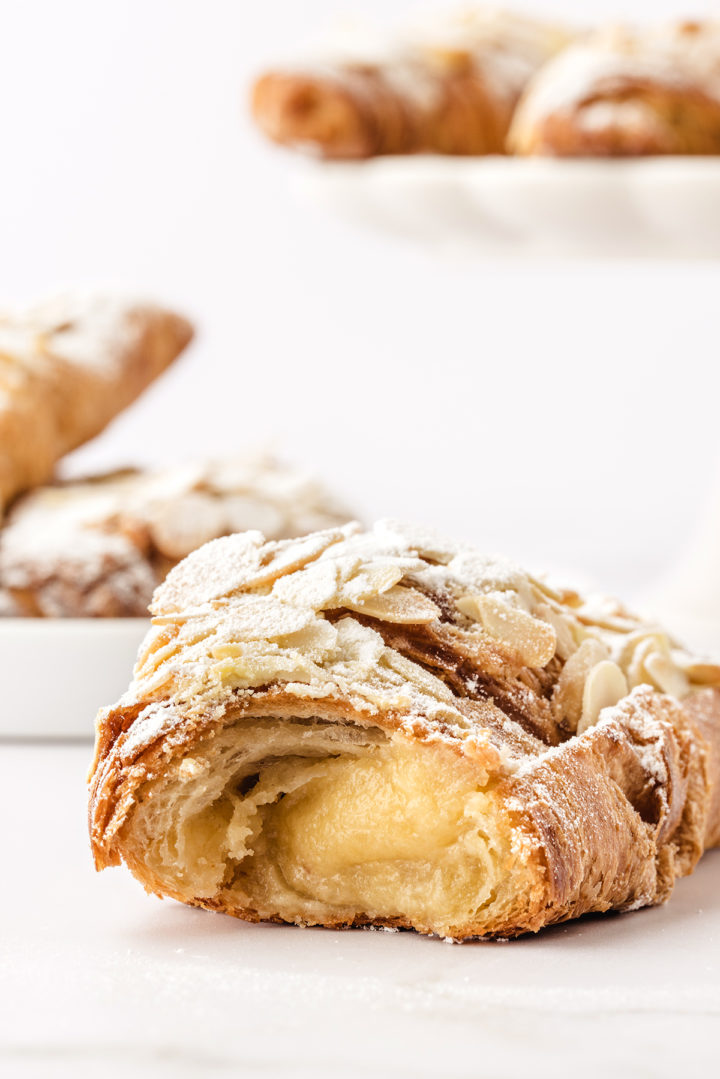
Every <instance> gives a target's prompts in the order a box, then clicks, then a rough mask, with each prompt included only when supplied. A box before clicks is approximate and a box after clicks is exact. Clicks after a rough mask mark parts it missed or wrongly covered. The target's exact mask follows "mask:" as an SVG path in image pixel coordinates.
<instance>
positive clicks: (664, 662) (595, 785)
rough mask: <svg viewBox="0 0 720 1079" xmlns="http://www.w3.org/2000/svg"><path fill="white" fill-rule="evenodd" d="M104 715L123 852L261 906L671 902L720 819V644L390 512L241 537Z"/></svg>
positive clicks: (379, 921)
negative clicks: (395, 518) (699, 656)
mask: <svg viewBox="0 0 720 1079" xmlns="http://www.w3.org/2000/svg"><path fill="white" fill-rule="evenodd" d="M154 611H155V625H154V627H153V628H152V630H151V631H150V634H149V635H148V638H147V640H146V642H145V646H144V648H143V649H142V650H141V654H140V657H139V660H138V665H137V668H136V673H135V680H134V682H133V684H132V686H131V688H130V690H129V692H128V693H127V694H126V695H125V697H124V698H123V699H122V700H121V701H120V702H119V704H118V705H117V706H115V707H114V708H110V709H107V710H105V711H104V712H102V713H101V714H100V717H99V724H98V742H97V752H96V761H95V765H94V769H93V776H92V789H91V806H90V825H91V836H92V842H93V848H94V853H95V859H96V864H97V865H98V867H99V868H103V867H104V866H107V865H116V864H118V863H119V862H120V861H125V863H126V864H127V865H128V866H129V868H130V869H131V871H132V872H133V873H134V874H135V875H136V876H137V877H138V878H139V880H140V881H141V882H142V883H143V884H144V885H145V887H146V888H147V889H148V890H149V891H154V892H156V893H157V894H159V895H166V896H172V897H174V898H176V899H178V900H180V901H183V902H186V903H190V904H194V905H198V906H203V907H206V908H209V909H213V910H220V911H224V912H226V913H229V914H233V915H236V916H238V917H241V918H245V919H248V920H273V921H281V922H290V923H298V924H305V925H326V926H351V925H363V924H372V925H386V926H398V927H407V928H413V929H416V930H419V931H421V932H426V933H437V934H440V935H442V936H446V937H453V938H457V939H461V938H466V937H472V936H492V935H495V936H513V935H517V934H519V933H522V932H526V931H533V930H537V929H539V928H541V927H542V926H544V925H547V924H551V923H553V922H557V921H562V920H565V919H567V918H571V917H575V916H578V915H581V914H583V913H587V912H590V911H603V910H608V909H618V910H623V909H632V908H637V907H641V906H646V905H649V904H653V903H657V902H661V901H663V900H665V899H666V898H667V897H668V895H669V894H670V892H671V890H672V887H673V883H674V881H675V879H676V877H678V876H680V875H682V874H684V873H687V872H690V871H691V870H692V868H693V866H694V865H695V863H696V862H697V860H698V858H699V857H700V855H701V853H702V851H703V849H705V848H706V847H707V846H710V845H713V844H714V843H715V842H717V841H718V838H720V805H719V796H718V787H719V785H718V782H717V775H718V756H719V753H718V751H719V749H720V730H719V724H720V701H719V700H718V697H719V695H718V691H717V689H716V688H715V686H716V685H717V684H718V682H720V669H718V667H716V666H715V665H714V664H711V663H703V662H700V661H698V660H695V659H694V658H693V657H690V656H688V655H687V654H685V653H684V652H682V650H680V649H679V648H678V647H677V646H675V644H674V642H672V641H671V639H670V638H668V637H667V635H666V634H665V633H664V632H663V631H662V630H660V629H659V628H658V627H656V626H652V625H649V624H647V623H643V622H642V621H641V620H639V619H636V618H634V617H633V616H631V615H629V614H628V613H627V612H625V611H624V610H623V609H622V608H620V607H619V606H618V605H612V604H605V605H599V606H598V605H596V606H595V607H591V605H590V604H589V603H588V602H586V601H583V600H582V599H581V597H579V596H578V595H577V594H575V593H572V592H568V591H558V590H556V589H554V588H553V587H551V586H550V585H549V584H547V583H546V582H543V581H540V580H539V579H537V578H534V577H531V576H530V575H528V574H524V573H522V571H519V570H516V569H515V568H514V567H511V566H508V565H506V564H504V563H502V564H501V563H497V562H492V561H489V560H486V559H482V558H481V557H480V556H479V555H477V553H476V552H473V551H471V550H469V549H467V548H461V547H453V546H452V545H448V544H443V543H442V542H441V541H438V540H436V539H433V538H432V537H427V536H424V535H422V534H420V535H417V534H414V533H413V532H411V531H408V530H403V529H401V528H400V527H399V526H396V525H392V524H388V523H383V524H381V525H379V526H376V528H375V530H374V531H373V532H372V533H361V532H359V530H358V529H357V528H356V527H352V526H348V527H347V528H344V529H339V530H329V531H328V532H325V533H316V534H315V535H314V536H311V537H309V538H305V539H303V540H297V541H280V542H278V543H275V544H270V543H266V542H265V541H264V539H263V537H262V536H260V535H259V534H257V533H246V534H244V535H243V536H233V537H229V538H227V539H224V540H217V541H214V543H212V544H208V545H207V546H206V547H205V548H202V549H201V550H200V551H198V552H195V554H193V555H191V556H190V557H189V558H188V559H187V560H186V561H185V562H184V563H182V564H181V565H180V566H179V567H178V569H176V570H174V571H173V573H172V574H171V575H170V577H169V578H168V580H167V581H166V583H165V585H163V586H162V587H161V588H160V589H159V590H158V593H156V598H155V603H154Z"/></svg>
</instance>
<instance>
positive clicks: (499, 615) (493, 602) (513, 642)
mask: <svg viewBox="0 0 720 1079" xmlns="http://www.w3.org/2000/svg"><path fill="white" fill-rule="evenodd" d="M457 606H458V608H459V609H460V610H461V611H462V612H463V614H466V615H467V616H468V618H473V619H474V620H475V621H476V622H479V623H480V625H481V626H482V627H483V629H484V630H485V631H486V632H487V633H489V634H490V636H491V637H495V638H496V640H499V641H503V643H504V644H507V645H509V646H510V647H511V648H513V649H514V650H515V651H516V652H517V654H518V656H519V657H520V660H521V662H522V663H524V664H525V666H527V667H545V666H546V664H548V663H549V662H550V660H551V659H552V658H553V656H554V655H555V649H556V648H557V635H556V633H555V630H554V629H553V627H552V626H550V625H548V623H547V622H541V621H540V619H539V618H533V616H532V615H531V614H528V613H527V612H526V611H523V610H521V609H520V608H519V607H510V606H509V605H508V604H507V603H504V602H503V601H502V600H501V599H498V598H497V597H496V596H494V595H490V594H482V593H481V594H480V595H475V596H463V597H462V598H461V599H459V600H458V601H457Z"/></svg>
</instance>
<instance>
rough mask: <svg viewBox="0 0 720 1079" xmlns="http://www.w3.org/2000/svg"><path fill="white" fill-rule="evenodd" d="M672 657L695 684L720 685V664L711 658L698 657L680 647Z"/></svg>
mask: <svg viewBox="0 0 720 1079" xmlns="http://www.w3.org/2000/svg"><path fill="white" fill-rule="evenodd" d="M672 658H673V660H674V661H675V664H676V665H677V666H678V667H679V668H680V670H681V671H682V672H683V673H684V674H686V675H687V677H688V679H689V680H690V682H692V684H693V685H695V686H720V664H717V663H712V662H711V661H710V660H709V659H696V658H695V656H691V655H689V654H688V653H687V652H683V651H681V650H680V649H676V650H675V651H674V652H673V653H672Z"/></svg>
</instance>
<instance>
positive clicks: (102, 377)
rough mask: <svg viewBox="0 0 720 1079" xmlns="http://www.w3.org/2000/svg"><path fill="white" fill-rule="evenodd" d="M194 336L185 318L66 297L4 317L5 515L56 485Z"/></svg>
mask: <svg viewBox="0 0 720 1079" xmlns="http://www.w3.org/2000/svg"><path fill="white" fill-rule="evenodd" d="M191 337H192V327H191V326H190V324H189V323H188V322H187V321H186V319H184V318H182V317H181V316H180V315H176V314H174V313H173V312H171V311H167V310H164V309H162V308H159V307H154V306H152V305H149V304H142V303H139V304H138V303H121V302H119V301H116V300H111V299H106V298H103V297H95V298H82V297H67V298H62V299H58V300H55V301H50V302H48V303H46V304H44V305H42V306H39V307H38V308H36V309H33V310H31V311H29V312H27V313H25V314H22V315H17V316H6V317H4V318H0V445H2V447H3V453H2V457H1V458H0V511H1V510H2V509H3V508H4V507H5V506H6V505H7V504H8V502H9V501H10V500H11V499H12V498H13V497H14V496H15V495H17V494H19V493H20V492H21V491H24V490H27V489H28V488H31V487H35V486H38V485H39V484H41V483H45V482H47V481H48V480H49V479H50V477H51V476H52V473H53V470H54V467H55V464H56V463H57V461H58V460H59V459H60V458H61V457H62V456H64V454H66V453H68V452H69V451H70V450H73V449H75V448H76V447H77V446H80V445H81V444H82V443H83V442H86V441H88V439H90V438H93V437H94V436H95V435H97V434H99V432H100V431H102V430H103V428H104V427H106V426H107V424H108V423H109V422H110V420H112V419H113V417H115V416H116V415H117V414H118V413H119V412H121V411H122V410H123V409H124V408H126V407H127V406H128V405H129V404H130V403H131V402H132V401H134V400H135V399H136V397H138V396H139V394H141V393H142V391H143V390H144V389H145V388H146V387H147V386H148V385H149V384H150V383H151V382H152V381H153V380H154V379H155V378H157V376H158V375H159V374H160V373H161V372H162V371H164V370H165V368H166V367H167V366H168V365H169V364H170V363H172V361H173V360H174V359H175V358H176V357H177V356H178V355H179V353H180V352H181V351H182V350H183V349H184V348H185V346H186V345H187V343H188V342H189V341H190V339H191Z"/></svg>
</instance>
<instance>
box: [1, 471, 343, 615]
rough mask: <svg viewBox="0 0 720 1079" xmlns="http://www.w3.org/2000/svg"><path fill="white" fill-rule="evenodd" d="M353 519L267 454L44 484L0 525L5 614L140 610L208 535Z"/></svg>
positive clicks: (272, 531)
mask: <svg viewBox="0 0 720 1079" xmlns="http://www.w3.org/2000/svg"><path fill="white" fill-rule="evenodd" d="M345 520H347V513H346V512H345V511H344V510H343V509H342V508H340V507H339V506H338V505H336V504H335V503H334V502H333V501H332V499H331V498H330V496H329V495H328V494H327V493H326V492H325V491H324V490H323V488H322V487H321V486H320V484H318V483H316V482H315V481H314V480H312V479H310V478H308V477H307V476H304V475H302V474H301V473H299V472H295V471H293V470H291V469H289V468H286V467H284V466H282V465H280V464H278V463H277V462H275V461H273V460H272V459H271V458H269V457H246V458H234V459H231V460H224V461H214V462H207V463H204V464H195V465H188V466H184V467H183V466H181V467H175V468H166V469H164V470H159V471H153V472H139V471H131V470H128V471H126V472H118V473H114V474H111V475H106V476H97V477H95V478H93V479H87V480H80V481H75V482H72V483H65V484H58V485H56V486H53V487H41V488H39V489H38V490H36V491H32V492H30V493H29V494H27V495H25V496H24V497H22V498H20V499H19V500H18V501H17V502H16V504H15V506H14V507H13V509H12V510H11V512H10V514H9V516H8V519H7V523H6V525H5V528H4V529H3V530H2V532H0V616H2V615H29V616H35V617H38V616H45V617H55V618H58V617H75V618H78V617H92V616H105V617H109V616H114V617H123V616H132V615H136V616H141V617H142V616H145V615H146V614H147V608H148V604H149V603H150V600H151V598H152V594H153V591H154V589H155V588H156V587H157V585H158V584H159V583H160V582H161V581H162V580H163V578H164V577H165V575H166V573H167V572H168V570H170V568H171V567H172V566H174V565H175V564H176V563H177V562H179V561H180V560H181V559H182V558H184V557H185V556H186V555H187V554H189V553H190V552H191V551H193V550H194V549H195V548H196V547H199V546H201V544H203V543H206V542H207V541H208V540H211V539H215V538H216V537H217V536H224V535H227V534H228V533H229V532H236V531H239V530H244V529H247V528H250V527H254V528H261V529H262V530H263V531H264V532H265V533H266V535H268V536H270V537H272V538H273V539H280V538H283V537H287V536H295V535H298V534H300V533H302V532H311V531H313V530H315V529H318V528H325V527H327V526H329V525H333V524H337V523H338V522H342V521H345Z"/></svg>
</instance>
